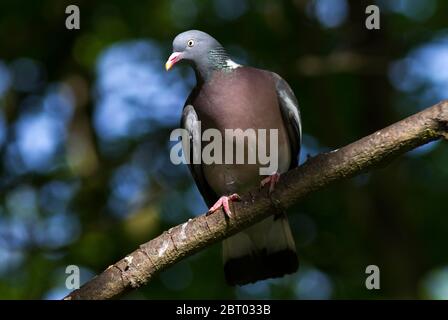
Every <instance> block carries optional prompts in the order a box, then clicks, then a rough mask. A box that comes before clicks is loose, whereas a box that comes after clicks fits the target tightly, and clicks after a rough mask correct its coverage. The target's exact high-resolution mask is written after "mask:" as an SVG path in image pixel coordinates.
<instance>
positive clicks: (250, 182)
mask: <svg viewBox="0 0 448 320" xmlns="http://www.w3.org/2000/svg"><path fill="white" fill-rule="evenodd" d="M179 61H185V62H188V63H189V64H190V65H191V66H192V67H193V69H194V71H195V74H196V81H197V83H196V86H195V88H194V89H193V90H192V92H191V93H190V95H189V97H188V98H187V101H186V103H185V106H184V108H183V112H182V119H181V126H182V128H185V129H186V130H188V133H189V137H190V139H191V140H193V142H194V140H195V139H201V137H202V133H203V132H204V130H206V129H210V128H214V129H217V130H219V132H221V133H222V136H223V139H224V138H225V137H226V133H225V130H226V129H242V130H246V129H255V130H256V129H266V130H270V129H276V130H277V132H278V137H277V138H278V141H277V142H278V171H277V172H272V173H271V174H272V175H268V176H267V177H264V176H260V173H259V168H260V167H261V163H260V162H259V161H257V162H256V163H252V164H251V163H246V162H244V163H243V164H241V163H237V164H233V163H232V164H226V163H224V162H223V163H212V164H205V163H203V162H202V163H193V162H192V161H190V163H189V168H190V171H191V173H192V175H193V178H194V180H195V182H196V184H197V186H198V189H199V191H200V192H201V194H202V196H203V198H204V200H205V202H206V203H207V205H208V206H209V208H210V210H209V214H210V213H212V212H214V211H216V210H217V209H219V208H220V207H223V209H224V211H225V213H226V214H227V215H228V216H229V217H230V218H231V217H232V212H231V210H230V206H229V201H238V200H239V196H238V193H243V192H245V191H247V190H249V189H252V188H254V187H256V186H259V185H260V184H261V185H262V186H263V185H265V184H269V190H270V191H272V190H273V188H274V186H275V183H276V182H277V181H278V179H279V178H280V174H281V173H284V172H286V171H288V170H289V169H291V168H294V167H296V166H297V165H298V160H297V159H298V155H299V152H300V145H301V134H302V133H301V130H302V129H301V119H300V112H299V107H298V103H297V99H296V97H295V96H294V93H293V91H292V90H291V88H290V87H289V85H288V84H287V83H286V81H285V80H283V79H282V78H281V77H280V76H279V75H277V74H276V73H273V72H270V71H266V70H261V69H256V68H252V67H248V66H243V65H239V64H237V63H235V62H234V61H232V60H231V59H230V57H229V55H228V54H227V52H226V50H225V49H224V47H223V46H222V45H221V44H220V43H219V42H218V41H217V40H216V39H214V38H213V37H212V36H210V35H208V34H207V33H205V32H202V31H198V30H190V31H186V32H183V33H181V34H179V35H177V36H176V38H175V39H174V41H173V53H172V54H171V56H170V57H169V58H168V61H167V62H166V65H165V67H166V69H167V70H169V69H170V68H171V67H172V66H173V65H175V64H176V63H178V62H179ZM243 138H244V137H243ZM258 138H259V135H258V134H257V139H258ZM192 145H193V143H191V144H190V147H191V146H192ZM223 145H224V143H223ZM202 148H204V143H203V144H202ZM223 149H224V147H223ZM245 150H246V151H248V152H251V151H253V150H252V149H250V146H248V145H247V144H246V145H245ZM184 151H185V150H184ZM223 153H224V150H223ZM191 154H192V152H190V155H191ZM246 158H247V157H246ZM246 158H245V159H246ZM190 160H191V159H190ZM223 258H224V273H225V278H226V281H227V283H229V284H230V285H244V284H248V283H252V282H256V281H258V280H263V279H267V278H274V277H281V276H283V275H285V274H289V273H293V272H295V271H296V270H297V268H298V258H297V253H296V248H295V242H294V239H293V236H292V234H291V230H290V226H289V222H288V220H287V217H286V215H285V214H283V213H282V214H276V215H272V216H270V217H268V218H266V219H265V220H263V221H261V222H259V223H257V224H255V225H253V226H251V227H249V228H248V229H246V230H244V231H242V232H240V233H238V234H236V235H234V236H231V237H230V238H227V239H226V240H224V241H223Z"/></svg>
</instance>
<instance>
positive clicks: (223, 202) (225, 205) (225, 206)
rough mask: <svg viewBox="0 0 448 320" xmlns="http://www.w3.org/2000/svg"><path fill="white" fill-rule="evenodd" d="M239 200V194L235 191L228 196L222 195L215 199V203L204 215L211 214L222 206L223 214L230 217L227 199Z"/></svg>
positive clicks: (230, 212)
mask: <svg viewBox="0 0 448 320" xmlns="http://www.w3.org/2000/svg"><path fill="white" fill-rule="evenodd" d="M240 200H241V198H240V196H239V195H238V194H236V193H234V194H232V195H230V196H222V197H221V198H219V199H218V201H216V203H215V204H214V205H213V206H212V207H211V208H210V209H208V212H207V214H206V215H207V216H208V215H209V214H212V213H213V212H215V211H216V210H218V209H219V208H221V207H223V209H224V212H225V214H226V215H227V216H228V217H229V218H231V217H232V211H230V207H229V201H240Z"/></svg>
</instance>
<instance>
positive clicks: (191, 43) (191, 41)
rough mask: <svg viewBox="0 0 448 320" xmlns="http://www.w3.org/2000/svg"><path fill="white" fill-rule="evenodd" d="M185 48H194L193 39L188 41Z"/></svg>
mask: <svg viewBox="0 0 448 320" xmlns="http://www.w3.org/2000/svg"><path fill="white" fill-rule="evenodd" d="M187 46H189V47H192V46H194V40H193V39H190V40H188V42H187Z"/></svg>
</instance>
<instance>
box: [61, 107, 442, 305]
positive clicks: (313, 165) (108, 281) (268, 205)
mask: <svg viewBox="0 0 448 320" xmlns="http://www.w3.org/2000/svg"><path fill="white" fill-rule="evenodd" d="M441 138H445V139H448V101H442V102H440V103H438V104H437V105H435V106H432V107H430V108H428V109H425V110H423V111H421V112H419V113H417V114H415V115H413V116H410V117H408V118H406V119H404V120H402V121H400V122H397V123H395V124H393V125H390V126H388V127H386V128H384V129H381V130H379V131H377V132H375V133H373V134H371V135H369V136H367V137H365V138H362V139H360V140H358V141H356V142H354V143H351V144H349V145H347V146H345V147H343V148H341V149H338V150H334V151H332V152H329V153H324V154H319V155H317V156H315V157H312V158H309V159H308V160H307V161H306V163H304V164H303V165H302V166H300V167H299V168H296V169H294V170H291V171H289V172H287V173H285V174H283V175H282V177H281V179H280V182H279V184H278V185H277V186H276V189H275V191H274V192H273V193H272V194H271V195H270V196H269V194H268V192H267V189H266V188H263V189H261V190H258V189H254V190H252V192H249V193H247V194H244V195H242V201H241V202H236V203H233V204H232V207H231V208H232V210H233V211H232V212H233V213H234V215H233V218H232V219H228V218H227V217H226V216H225V215H224V213H223V212H222V210H220V211H217V212H215V213H213V214H212V215H209V216H205V215H201V216H198V217H196V218H194V219H190V220H188V221H186V222H185V223H183V224H180V225H178V226H175V227H173V228H171V229H170V230H168V231H165V232H164V233H162V234H161V235H160V236H158V237H157V238H155V239H152V240H151V241H149V242H146V243H144V244H142V245H140V247H139V248H138V249H137V250H135V251H134V252H132V253H130V254H129V255H127V256H126V257H125V258H123V259H122V260H120V261H118V262H117V263H115V264H114V265H111V266H109V267H108V268H107V269H106V270H105V271H104V272H103V273H101V274H100V275H98V276H96V277H95V278H93V279H92V280H90V281H89V282H87V283H86V284H84V285H83V286H82V287H81V288H80V289H78V290H75V291H73V292H72V293H70V294H69V295H68V296H67V297H65V299H68V300H70V299H111V298H114V297H117V296H119V295H121V294H123V293H124V292H126V291H127V290H130V289H133V288H138V287H140V286H142V285H144V284H146V283H148V282H149V281H150V280H151V278H152V277H154V276H155V274H156V273H157V272H159V271H161V270H164V269H166V268H168V267H169V266H171V265H174V264H175V263H176V262H178V261H180V260H182V259H184V258H185V257H187V256H190V255H192V254H194V253H195V252H198V251H200V250H203V249H205V248H206V247H208V246H210V245H211V244H213V243H215V242H218V241H221V240H222V239H224V238H226V237H229V236H231V235H232V234H235V233H237V232H239V231H241V230H243V229H244V228H246V227H248V226H250V225H252V224H255V223H256V222H258V221H260V220H262V219H263V218H265V217H267V216H268V215H269V214H272V213H274V212H276V211H277V210H279V209H284V208H288V207H290V206H291V205H292V204H294V203H296V202H297V201H299V200H301V199H302V198H304V197H305V196H307V195H308V194H309V193H311V192H314V191H317V190H319V189H321V188H323V187H325V186H327V185H329V184H331V183H333V182H336V181H339V180H342V179H346V178H350V177H353V176H355V175H357V174H360V173H363V172H365V171H367V170H370V169H373V168H375V167H378V166H381V165H383V164H386V163H387V162H388V161H390V160H392V159H394V158H396V157H397V156H399V155H401V154H403V153H405V152H407V151H409V150H411V149H414V148H416V147H418V146H420V145H423V144H425V143H428V142H430V141H434V140H437V139H441Z"/></svg>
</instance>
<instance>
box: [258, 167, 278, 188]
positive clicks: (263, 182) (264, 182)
mask: <svg viewBox="0 0 448 320" xmlns="http://www.w3.org/2000/svg"><path fill="white" fill-rule="evenodd" d="M279 180H280V173H278V172H276V173H274V174H273V175H270V176H269V177H266V178H264V179H263V180H261V183H260V185H261V187H264V186H265V185H267V184H268V183H269V193H272V192H273V191H274V188H275V185H276V184H277V183H278V181H279Z"/></svg>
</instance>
